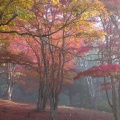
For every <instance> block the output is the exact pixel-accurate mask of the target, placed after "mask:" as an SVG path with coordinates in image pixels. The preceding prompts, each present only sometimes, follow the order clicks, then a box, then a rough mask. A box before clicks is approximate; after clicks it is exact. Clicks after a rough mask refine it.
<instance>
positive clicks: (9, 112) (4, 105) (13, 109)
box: [0, 99, 114, 120]
mask: <svg viewBox="0 0 120 120" xmlns="http://www.w3.org/2000/svg"><path fill="white" fill-rule="evenodd" d="M35 107H36V106H35V105H34V104H31V103H17V102H11V101H7V100H1V99H0V120H49V106H48V107H47V110H46V112H43V113H36V112H35ZM58 120H114V119H113V115H112V114H111V113H106V112H99V111H95V110H87V109H79V108H74V107H66V106H60V107H59V109H58Z"/></svg>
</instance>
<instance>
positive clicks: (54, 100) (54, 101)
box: [50, 96, 58, 120]
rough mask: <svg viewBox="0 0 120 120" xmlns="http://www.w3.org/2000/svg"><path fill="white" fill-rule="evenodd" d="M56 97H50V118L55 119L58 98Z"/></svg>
mask: <svg viewBox="0 0 120 120" xmlns="http://www.w3.org/2000/svg"><path fill="white" fill-rule="evenodd" d="M56 97H57V96H56ZM56 97H53V98H50V120H57V108H58V98H56Z"/></svg>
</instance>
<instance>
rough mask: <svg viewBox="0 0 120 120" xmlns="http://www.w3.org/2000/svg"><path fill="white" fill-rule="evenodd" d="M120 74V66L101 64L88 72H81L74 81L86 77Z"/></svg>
mask: <svg viewBox="0 0 120 120" xmlns="http://www.w3.org/2000/svg"><path fill="white" fill-rule="evenodd" d="M115 72H120V64H101V65H99V66H94V67H92V68H90V69H88V70H86V71H83V72H80V73H78V74H77V76H75V77H74V80H76V79H79V78H80V77H84V76H92V77H103V76H109V75H111V73H115Z"/></svg>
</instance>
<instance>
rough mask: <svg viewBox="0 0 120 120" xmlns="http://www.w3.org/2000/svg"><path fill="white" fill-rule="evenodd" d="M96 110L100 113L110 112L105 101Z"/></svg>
mask: <svg viewBox="0 0 120 120" xmlns="http://www.w3.org/2000/svg"><path fill="white" fill-rule="evenodd" d="M98 110H100V111H105V112H112V109H111V107H110V106H109V104H108V101H107V100H103V101H102V102H101V103H100V104H99V105H98Z"/></svg>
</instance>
